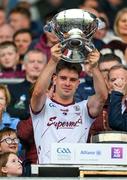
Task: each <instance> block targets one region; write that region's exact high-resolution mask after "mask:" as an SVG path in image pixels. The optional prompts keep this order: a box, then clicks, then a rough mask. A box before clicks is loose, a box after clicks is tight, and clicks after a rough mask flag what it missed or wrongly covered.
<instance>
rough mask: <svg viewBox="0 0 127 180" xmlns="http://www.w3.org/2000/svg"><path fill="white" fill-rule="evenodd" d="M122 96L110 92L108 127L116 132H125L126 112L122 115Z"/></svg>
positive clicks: (115, 92)
mask: <svg viewBox="0 0 127 180" xmlns="http://www.w3.org/2000/svg"><path fill="white" fill-rule="evenodd" d="M122 99H123V94H122V93H120V92H117V91H112V93H111V96H110V103H109V117H108V119H109V126H110V127H111V128H112V129H114V130H118V131H127V112H126V110H125V111H124V112H123V113H122Z"/></svg>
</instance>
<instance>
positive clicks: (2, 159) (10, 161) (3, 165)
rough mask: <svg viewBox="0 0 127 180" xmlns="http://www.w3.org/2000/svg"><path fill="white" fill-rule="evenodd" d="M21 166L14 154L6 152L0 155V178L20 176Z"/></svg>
mask: <svg viewBox="0 0 127 180" xmlns="http://www.w3.org/2000/svg"><path fill="white" fill-rule="evenodd" d="M22 171H23V168H22V164H21V162H20V160H19V158H18V156H17V155H16V154H15V153H12V152H7V153H4V154H1V155H0V176H7V177H11V176H15V177H16V176H21V175H22Z"/></svg>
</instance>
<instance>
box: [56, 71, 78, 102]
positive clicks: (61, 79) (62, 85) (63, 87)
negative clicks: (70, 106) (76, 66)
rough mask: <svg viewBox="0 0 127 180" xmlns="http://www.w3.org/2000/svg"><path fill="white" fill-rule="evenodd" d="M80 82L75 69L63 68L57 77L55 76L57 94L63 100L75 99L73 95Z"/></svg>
mask: <svg viewBox="0 0 127 180" xmlns="http://www.w3.org/2000/svg"><path fill="white" fill-rule="evenodd" d="M79 83H80V82H79V77H78V74H77V73H76V72H75V71H73V70H68V69H63V70H61V71H60V72H59V73H58V75H57V76H56V77H54V84H56V94H57V95H58V96H59V97H60V98H61V100H64V99H67V100H69V99H73V95H74V93H75V91H76V88H77V87H78V85H79Z"/></svg>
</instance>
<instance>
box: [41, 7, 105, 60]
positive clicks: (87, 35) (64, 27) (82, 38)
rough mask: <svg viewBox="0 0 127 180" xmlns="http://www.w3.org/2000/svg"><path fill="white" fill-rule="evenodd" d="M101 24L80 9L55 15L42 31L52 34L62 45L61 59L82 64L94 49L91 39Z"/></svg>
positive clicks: (102, 25) (94, 17) (92, 15)
mask: <svg viewBox="0 0 127 180" xmlns="http://www.w3.org/2000/svg"><path fill="white" fill-rule="evenodd" d="M103 27H104V24H103V22H101V20H100V19H99V18H97V17H96V16H95V15H94V14H92V13H90V12H88V11H84V10H81V9H68V10H64V11H61V12H60V13H58V14H56V15H55V16H54V17H53V18H52V20H51V21H50V22H49V23H48V24H47V25H45V27H44V30H45V31H49V32H54V33H55V34H56V36H57V37H58V38H59V40H60V42H61V44H62V54H63V55H62V59H63V60H65V61H68V62H72V63H80V62H84V60H85V59H86V57H87V55H88V53H89V52H91V51H92V50H93V49H94V48H95V47H94V44H93V43H92V37H93V35H94V33H95V32H96V30H97V29H101V28H103Z"/></svg>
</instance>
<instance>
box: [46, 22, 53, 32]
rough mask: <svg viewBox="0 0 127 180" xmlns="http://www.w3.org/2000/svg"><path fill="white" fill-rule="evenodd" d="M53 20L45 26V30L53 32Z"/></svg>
mask: <svg viewBox="0 0 127 180" xmlns="http://www.w3.org/2000/svg"><path fill="white" fill-rule="evenodd" d="M51 24H52V22H51V21H50V22H48V23H47V24H46V25H45V26H44V31H45V32H52V25H51Z"/></svg>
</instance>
